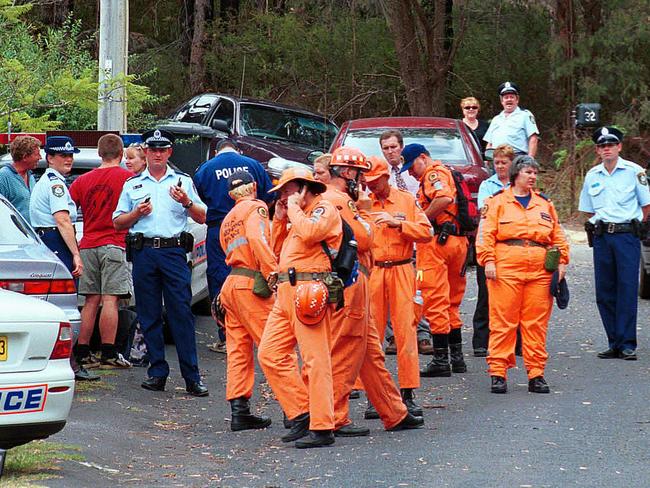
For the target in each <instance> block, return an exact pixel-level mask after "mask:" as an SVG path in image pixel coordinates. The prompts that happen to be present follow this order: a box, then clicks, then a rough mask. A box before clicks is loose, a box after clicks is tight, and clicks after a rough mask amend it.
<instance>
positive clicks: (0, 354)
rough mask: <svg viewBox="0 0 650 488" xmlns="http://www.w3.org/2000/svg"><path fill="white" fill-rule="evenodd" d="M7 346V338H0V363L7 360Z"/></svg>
mask: <svg viewBox="0 0 650 488" xmlns="http://www.w3.org/2000/svg"><path fill="white" fill-rule="evenodd" d="M8 345H9V341H8V340H7V336H0V361H6V360H7V346H8Z"/></svg>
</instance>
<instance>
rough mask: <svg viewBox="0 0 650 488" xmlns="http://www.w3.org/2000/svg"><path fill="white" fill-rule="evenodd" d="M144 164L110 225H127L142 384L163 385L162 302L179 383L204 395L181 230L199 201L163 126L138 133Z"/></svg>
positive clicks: (187, 237)
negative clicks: (143, 349) (174, 162)
mask: <svg viewBox="0 0 650 488" xmlns="http://www.w3.org/2000/svg"><path fill="white" fill-rule="evenodd" d="M142 138H143V139H144V141H145V144H146V149H145V155H146V157H147V169H145V170H144V171H143V172H142V173H141V174H140V175H138V176H134V177H132V178H130V179H128V180H127V181H126V182H125V183H124V187H123V188H122V194H121V195H120V198H119V201H118V203H117V207H116V209H115V211H114V212H113V225H114V226H115V229H116V230H118V231H119V230H126V229H129V232H130V234H129V236H127V246H128V248H129V251H130V253H131V261H132V263H133V288H134V293H135V304H136V312H137V314H138V321H139V322H140V326H141V327H142V331H143V333H144V338H145V342H146V344H147V353H148V354H149V361H150V366H149V370H148V378H147V379H146V380H145V381H143V382H142V384H141V386H142V388H144V389H146V390H151V391H164V390H165V384H166V382H167V376H169V365H168V364H167V361H165V340H164V336H163V318H162V302H163V296H164V298H165V308H166V310H167V317H168V319H169V324H170V331H171V334H172V337H173V338H174V342H175V345H176V352H177V353H178V362H179V364H180V370H181V375H182V376H183V378H184V379H185V389H186V391H187V392H188V393H189V394H190V395H193V396H199V397H204V396H208V389H207V387H206V386H205V385H204V384H203V383H202V381H201V377H200V375H199V366H198V358H197V353H196V337H195V330H194V315H192V310H191V302H192V288H191V278H192V272H191V270H190V268H189V267H188V266H187V252H189V251H191V247H192V243H193V239H192V236H191V234H189V233H187V232H185V229H186V227H187V218H188V216H189V217H192V219H193V220H194V221H195V222H197V223H199V224H202V223H204V222H205V212H206V209H205V206H203V204H202V202H201V200H200V199H199V197H198V195H197V193H196V190H195V189H194V184H193V182H192V179H191V178H190V177H189V176H188V175H186V174H185V173H181V172H179V171H175V170H173V169H172V168H171V167H170V166H169V165H168V161H169V157H170V156H171V154H172V144H173V142H174V136H173V135H172V134H171V133H169V132H167V131H164V130H159V129H156V130H150V131H147V132H145V133H144V134H142Z"/></svg>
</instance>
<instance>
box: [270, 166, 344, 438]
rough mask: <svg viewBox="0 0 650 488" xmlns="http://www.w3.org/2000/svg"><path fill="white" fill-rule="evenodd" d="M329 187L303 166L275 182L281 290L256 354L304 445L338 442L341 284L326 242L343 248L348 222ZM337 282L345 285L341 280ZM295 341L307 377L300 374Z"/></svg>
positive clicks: (291, 433)
mask: <svg viewBox="0 0 650 488" xmlns="http://www.w3.org/2000/svg"><path fill="white" fill-rule="evenodd" d="M326 189H327V187H326V186H325V185H324V184H323V183H321V182H319V181H316V180H315V179H314V176H313V174H312V172H311V171H309V170H308V169H305V168H289V169H287V170H285V171H284V172H283V173H282V176H281V177H280V180H279V182H278V184H277V185H276V186H275V187H274V188H272V191H277V192H279V200H278V201H277V203H276V205H275V214H274V216H273V225H272V248H273V250H274V253H275V254H276V256H278V258H279V259H278V269H279V274H278V276H277V298H276V301H275V305H274V306H273V310H272V311H271V314H270V315H269V318H268V320H267V322H266V325H265V327H264V332H263V334H262V339H261V342H260V346H259V350H258V353H257V358H258V360H259V363H260V366H261V367H262V370H263V371H264V375H265V376H266V378H267V380H268V382H269V385H270V386H271V388H272V389H273V392H274V393H275V395H276V397H277V399H278V401H279V402H280V405H281V406H282V410H284V412H285V414H286V416H287V418H288V419H289V420H291V421H292V422H291V424H292V425H291V430H290V431H289V433H288V434H286V435H285V436H283V437H282V441H283V442H291V441H296V443H295V446H296V447H297V448H301V449H304V448H311V447H323V446H328V445H330V444H333V443H334V435H333V433H332V431H333V429H334V396H333V389H334V385H333V380H332V361H331V349H330V347H331V331H330V320H331V314H332V307H331V305H330V304H329V300H330V296H329V294H330V291H329V288H330V286H332V287H334V286H336V278H335V277H334V276H333V275H332V264H331V262H330V259H329V257H328V256H327V254H325V252H324V250H323V242H324V243H325V246H327V248H328V249H332V250H337V249H339V248H340V244H341V228H342V223H341V217H340V216H339V213H338V211H337V209H336V208H335V207H334V205H332V204H331V203H330V202H328V201H327V200H324V199H323V197H322V196H321V194H322V193H324V192H325V190H326ZM339 281H340V280H339ZM336 288H337V290H336V291H337V293H343V289H342V288H343V285H342V283H340V286H336ZM332 293H333V292H332ZM332 298H335V297H332ZM296 344H297V345H298V349H299V350H300V356H301V357H302V361H303V374H304V375H305V376H306V378H307V379H308V385H305V382H304V381H303V379H302V377H301V374H300V369H299V367H298V360H297V357H296V354H295V351H294V348H295V346H296ZM307 435H308V436H309V437H308V438H307V439H302V438H303V437H305V436H307Z"/></svg>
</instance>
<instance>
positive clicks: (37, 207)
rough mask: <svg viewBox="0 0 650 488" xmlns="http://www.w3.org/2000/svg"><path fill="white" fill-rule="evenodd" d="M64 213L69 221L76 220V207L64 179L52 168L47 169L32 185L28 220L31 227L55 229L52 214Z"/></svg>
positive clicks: (73, 221)
mask: <svg viewBox="0 0 650 488" xmlns="http://www.w3.org/2000/svg"><path fill="white" fill-rule="evenodd" d="M61 211H65V212H68V213H69V214H70V221H71V222H72V223H73V224H74V223H75V221H76V220H77V205H76V204H75V203H74V202H73V201H72V198H71V197H70V192H69V191H68V187H67V186H66V184H65V178H64V177H63V176H62V175H61V173H59V172H58V171H57V170H55V169H54V168H47V169H46V170H45V173H43V176H41V178H40V179H39V180H38V182H37V183H36V185H34V190H33V191H32V196H31V198H30V201H29V220H30V221H31V224H32V227H56V220H54V214H55V213H56V212H61Z"/></svg>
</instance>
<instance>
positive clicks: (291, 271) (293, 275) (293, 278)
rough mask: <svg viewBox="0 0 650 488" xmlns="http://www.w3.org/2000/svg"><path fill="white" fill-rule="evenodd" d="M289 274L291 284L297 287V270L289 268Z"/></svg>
mask: <svg viewBox="0 0 650 488" xmlns="http://www.w3.org/2000/svg"><path fill="white" fill-rule="evenodd" d="M287 274H288V275H289V283H291V286H296V282H297V281H298V280H297V279H296V268H289V269H288V270H287Z"/></svg>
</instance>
